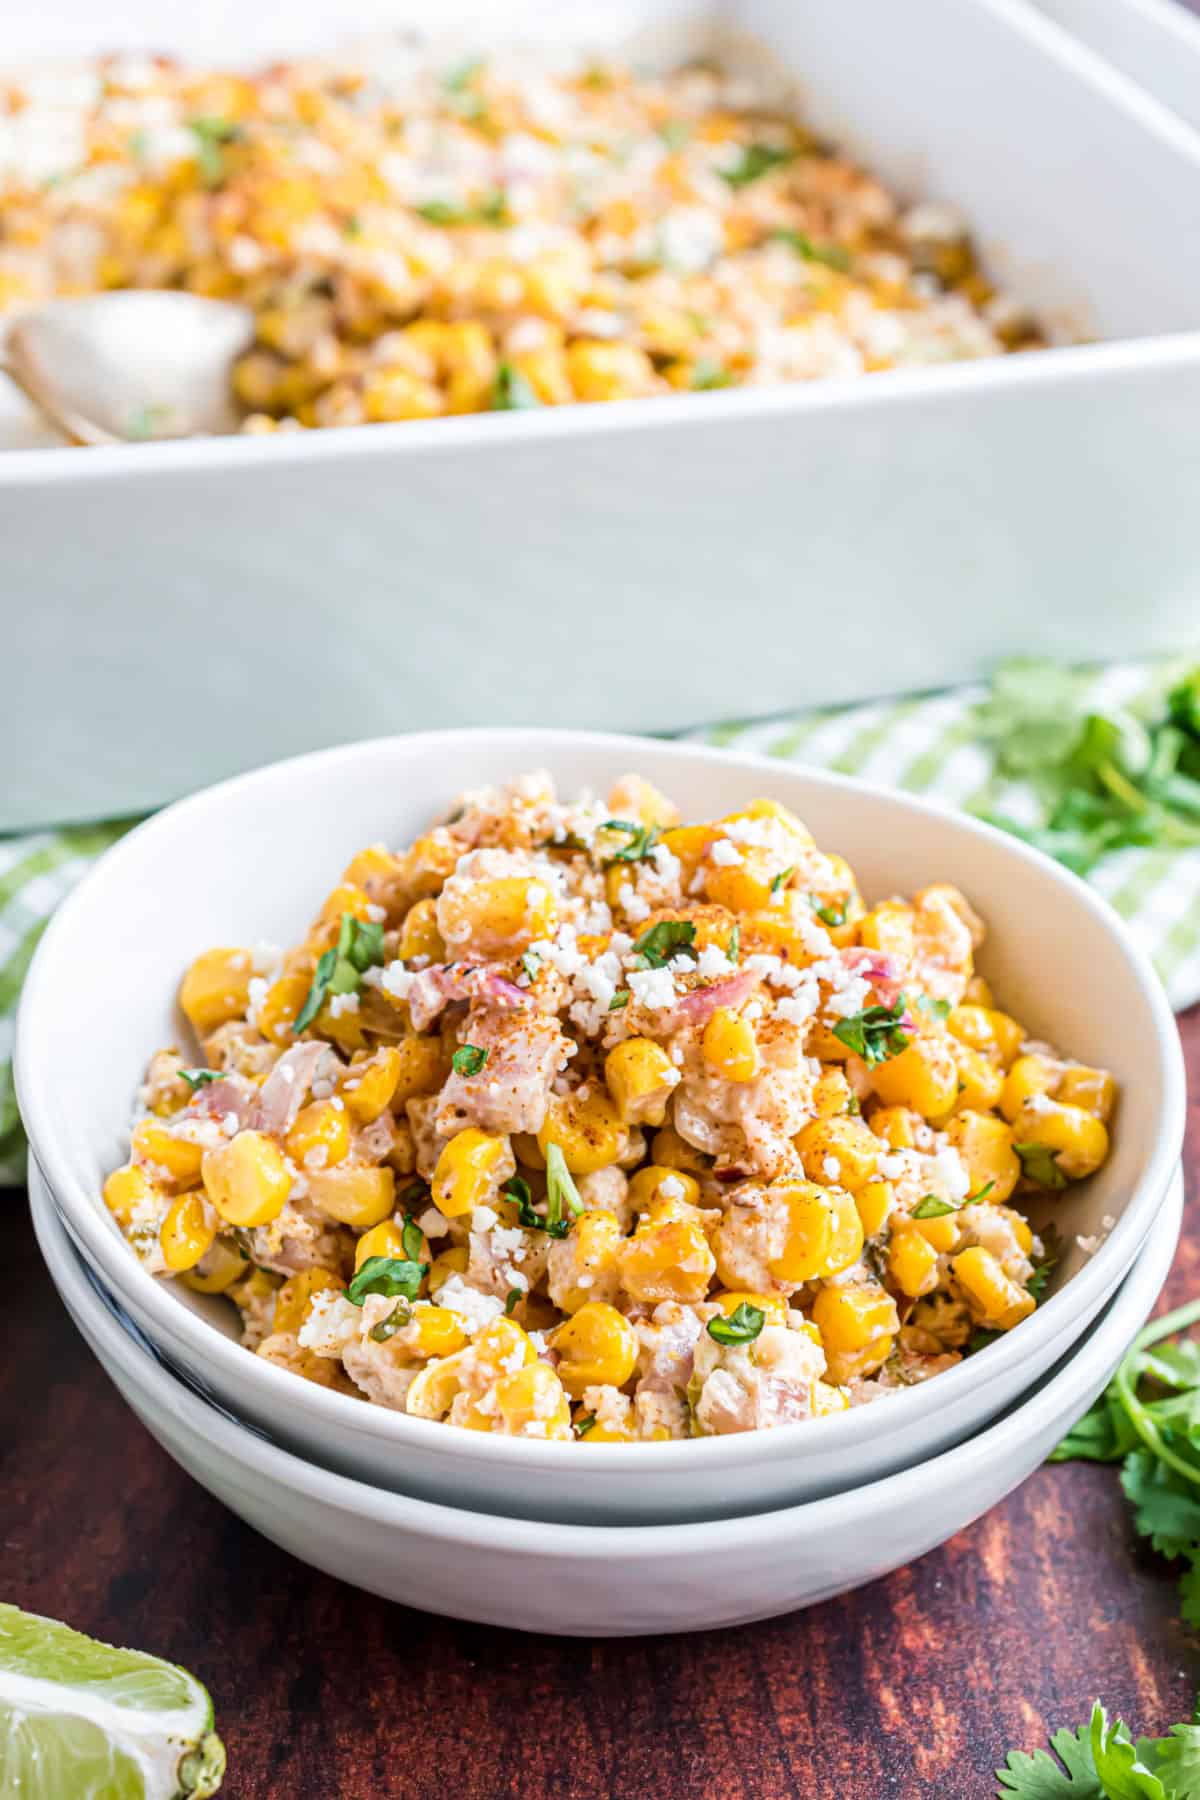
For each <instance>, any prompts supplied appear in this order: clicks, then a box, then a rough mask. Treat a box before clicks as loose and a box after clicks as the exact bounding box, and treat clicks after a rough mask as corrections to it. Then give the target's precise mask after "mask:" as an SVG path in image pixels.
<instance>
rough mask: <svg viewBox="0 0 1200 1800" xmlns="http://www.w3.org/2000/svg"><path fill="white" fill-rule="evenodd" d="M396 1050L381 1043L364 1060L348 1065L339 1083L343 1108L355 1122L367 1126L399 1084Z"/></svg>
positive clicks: (386, 1105) (384, 1108)
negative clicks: (344, 1076) (373, 1052)
mask: <svg viewBox="0 0 1200 1800" xmlns="http://www.w3.org/2000/svg"><path fill="white" fill-rule="evenodd" d="M401 1066H402V1064H401V1057H400V1052H399V1051H398V1050H397V1049H396V1047H395V1045H394V1044H385V1045H384V1046H383V1047H382V1049H379V1050H376V1052H375V1054H374V1056H372V1057H370V1058H369V1059H368V1060H367V1061H366V1062H357V1063H353V1064H351V1067H350V1071H349V1074H348V1075H347V1077H346V1080H345V1081H344V1082H343V1083H342V1097H343V1099H344V1100H345V1102H346V1111H347V1112H348V1113H349V1114H350V1115H351V1117H352V1118H353V1119H354V1120H355V1121H356V1122H357V1123H358V1124H359V1125H371V1124H373V1123H374V1121H375V1120H376V1119H378V1118H381V1117H382V1115H383V1114H384V1113H385V1112H386V1111H387V1109H388V1107H389V1106H390V1105H391V1103H392V1100H393V1098H394V1096H395V1093H396V1089H397V1087H398V1086H399V1084H400V1071H401Z"/></svg>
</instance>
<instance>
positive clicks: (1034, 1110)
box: [1013, 1100, 1108, 1181]
mask: <svg viewBox="0 0 1200 1800" xmlns="http://www.w3.org/2000/svg"><path fill="white" fill-rule="evenodd" d="M1013 1137H1014V1138H1015V1140H1016V1142H1017V1144H1019V1145H1021V1146H1024V1145H1025V1144H1037V1145H1039V1146H1040V1147H1041V1148H1043V1149H1046V1150H1049V1151H1050V1152H1051V1153H1052V1155H1053V1157H1054V1160H1055V1162H1056V1163H1057V1164H1058V1166H1059V1168H1060V1169H1061V1170H1062V1172H1063V1174H1064V1175H1065V1176H1066V1177H1067V1180H1068V1181H1082V1180H1083V1179H1084V1177H1085V1176H1087V1175H1094V1174H1095V1172H1096V1170H1097V1169H1098V1168H1099V1167H1100V1165H1101V1163H1102V1162H1104V1160H1105V1158H1106V1157H1107V1156H1108V1128H1107V1126H1105V1125H1102V1124H1101V1123H1100V1120H1099V1119H1097V1118H1093V1116H1092V1114H1091V1113H1087V1112H1084V1110H1083V1108H1082V1107H1081V1106H1064V1105H1063V1104H1062V1102H1061V1101H1058V1100H1042V1101H1040V1102H1039V1103H1038V1104H1037V1105H1030V1106H1025V1107H1023V1108H1022V1110H1021V1112H1020V1113H1019V1115H1018V1117H1017V1120H1016V1123H1015V1124H1014V1126H1013Z"/></svg>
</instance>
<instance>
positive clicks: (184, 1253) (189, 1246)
mask: <svg viewBox="0 0 1200 1800" xmlns="http://www.w3.org/2000/svg"><path fill="white" fill-rule="evenodd" d="M216 1235H217V1228H216V1226H215V1225H214V1224H213V1223H212V1222H211V1220H210V1218H209V1215H208V1209H207V1208H206V1206H205V1204H204V1201H203V1198H202V1197H201V1195H200V1194H199V1193H198V1192H196V1191H195V1190H193V1191H192V1192H191V1193H190V1194H180V1196H179V1198H178V1200H173V1201H172V1202H171V1207H170V1211H169V1212H168V1213H167V1216H166V1218H165V1219H164V1220H163V1222H162V1225H161V1226H160V1227H159V1233H158V1243H159V1248H160V1250H161V1251H162V1258H163V1261H164V1262H165V1263H166V1265H167V1267H168V1269H170V1270H172V1272H173V1273H175V1274H180V1273H182V1271H183V1270H184V1269H191V1268H194V1267H195V1265H196V1263H198V1262H199V1261H200V1258H201V1257H202V1256H204V1255H205V1254H206V1252H207V1251H208V1250H210V1249H211V1248H212V1244H213V1240H214V1238H215V1237H216Z"/></svg>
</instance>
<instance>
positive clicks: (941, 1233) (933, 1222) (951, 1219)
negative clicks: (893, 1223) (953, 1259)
mask: <svg viewBox="0 0 1200 1800" xmlns="http://www.w3.org/2000/svg"><path fill="white" fill-rule="evenodd" d="M901 1229H902V1230H905V1231H908V1230H911V1231H915V1232H916V1233H917V1234H918V1235H919V1236H920V1237H923V1238H924V1239H925V1242H926V1243H927V1244H932V1246H933V1248H934V1249H935V1250H937V1251H940V1252H941V1253H942V1254H943V1255H946V1254H948V1253H949V1252H950V1251H951V1250H953V1248H954V1246H955V1245H956V1244H957V1242H958V1236H959V1223H958V1217H957V1214H955V1213H942V1214H941V1216H940V1217H939V1218H936V1219H914V1218H911V1217H909V1218H907V1219H905V1221H904V1224H903V1226H902V1227H901Z"/></svg>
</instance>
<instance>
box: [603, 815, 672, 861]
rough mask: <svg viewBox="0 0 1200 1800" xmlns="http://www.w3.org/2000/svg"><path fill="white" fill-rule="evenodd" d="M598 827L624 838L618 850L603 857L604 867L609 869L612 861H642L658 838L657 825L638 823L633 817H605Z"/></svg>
mask: <svg viewBox="0 0 1200 1800" xmlns="http://www.w3.org/2000/svg"><path fill="white" fill-rule="evenodd" d="M600 829H601V831H610V832H613V833H614V834H617V835H619V836H622V837H624V839H625V842H624V844H622V846H621V848H620V849H619V850H615V851H614V852H613V854H612V855H611V856H606V857H605V858H604V859H603V860H604V867H605V868H606V869H610V868H611V867H612V866H613V864H614V863H635V862H644V861H645V859H646V858H647V857H648V856H649V854H650V852H651V850H653V848H654V846H655V844H656V843H657V842H658V839H659V829H658V826H657V825H639V824H638V823H637V822H636V821H635V820H633V819H605V821H604V823H603V825H602V826H601V827H600Z"/></svg>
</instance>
